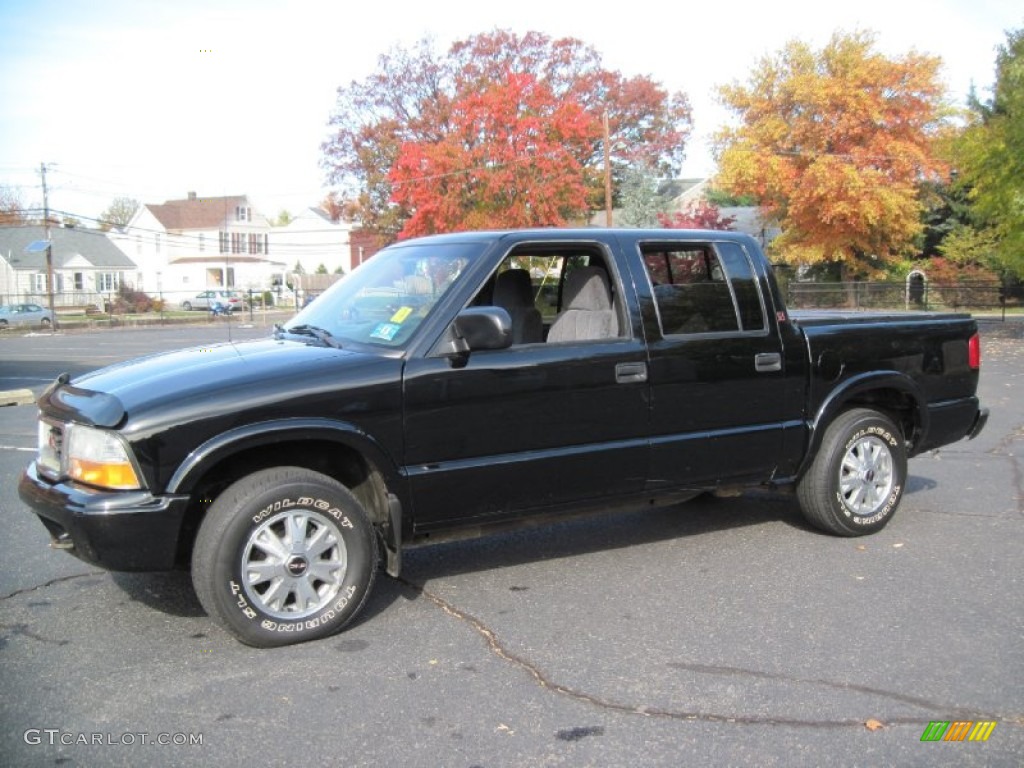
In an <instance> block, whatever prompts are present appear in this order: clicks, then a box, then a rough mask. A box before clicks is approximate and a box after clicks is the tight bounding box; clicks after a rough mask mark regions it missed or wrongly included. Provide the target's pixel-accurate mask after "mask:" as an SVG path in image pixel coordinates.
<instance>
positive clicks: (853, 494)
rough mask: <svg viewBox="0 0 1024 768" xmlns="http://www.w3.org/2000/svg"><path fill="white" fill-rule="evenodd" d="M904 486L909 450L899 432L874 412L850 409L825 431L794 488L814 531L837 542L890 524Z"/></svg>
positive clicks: (883, 416) (878, 529)
mask: <svg viewBox="0 0 1024 768" xmlns="http://www.w3.org/2000/svg"><path fill="white" fill-rule="evenodd" d="M906 480H907V449H906V444H905V442H904V439H903V435H902V433H901V432H900V430H899V428H898V427H897V426H896V425H895V424H894V423H893V422H892V420H891V419H889V418H888V417H887V416H885V415H883V414H881V413H879V412H877V411H874V410H871V409H869V408H854V409H852V410H849V411H846V412H845V413H841V414H840V415H839V416H838V417H836V420H835V421H833V422H832V423H831V424H830V425H829V427H828V429H827V430H826V431H825V436H824V438H823V439H822V442H821V446H820V447H819V449H818V453H817V455H816V456H815V457H814V461H813V462H812V464H811V467H810V469H808V470H807V473H806V474H805V475H804V476H803V478H801V480H800V482H799V484H798V485H797V498H798V499H799V500H800V507H801V509H802V510H803V513H804V516H805V517H806V518H807V520H808V521H809V522H810V523H811V524H812V525H814V526H816V527H818V528H821V529H822V530H824V531H827V532H829V533H834V534H836V535H839V536H863V535H865V534H868V533H874V532H875V531H880V530H881V529H882V528H884V527H885V526H886V524H887V523H888V522H889V520H891V519H892V516H893V514H895V512H896V508H897V507H898V506H899V503H900V499H901V498H902V497H903V488H904V486H905V485H906Z"/></svg>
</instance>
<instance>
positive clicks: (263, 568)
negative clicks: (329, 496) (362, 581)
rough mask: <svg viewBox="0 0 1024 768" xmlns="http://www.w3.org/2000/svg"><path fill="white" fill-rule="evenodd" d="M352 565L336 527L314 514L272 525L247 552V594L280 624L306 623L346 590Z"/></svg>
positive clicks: (283, 517) (288, 516)
mask: <svg viewBox="0 0 1024 768" xmlns="http://www.w3.org/2000/svg"><path fill="white" fill-rule="evenodd" d="M347 565H348V551H347V550H346V548H345V540H344V538H343V537H342V536H341V534H340V533H339V531H338V528H337V524H336V523H335V522H334V520H332V519H331V518H330V517H327V516H326V515H322V514H320V513H319V512H316V511H314V510H310V509H296V510H288V511H286V512H281V513H279V514H277V515H274V516H273V517H271V518H269V519H267V520H266V522H264V523H263V524H262V525H260V527H259V528H257V529H256V530H255V531H253V533H252V535H251V536H250V537H249V540H248V541H247V542H246V544H245V547H244V548H243V550H242V576H243V579H244V582H243V584H244V588H245V594H246V596H247V597H248V598H249V599H250V600H251V601H252V602H253V603H255V604H256V605H258V606H259V608H260V610H262V611H263V612H264V613H266V614H267V615H269V616H272V617H274V618H275V619H288V620H294V619H301V618H304V617H306V616H310V615H312V614H314V613H316V612H317V611H319V610H321V609H322V608H324V607H325V606H326V605H327V604H328V603H329V602H330V601H331V600H332V599H333V598H334V596H335V595H337V594H338V590H340V589H341V585H342V582H343V581H344V579H345V572H346V570H347Z"/></svg>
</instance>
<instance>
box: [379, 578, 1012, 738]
mask: <svg viewBox="0 0 1024 768" xmlns="http://www.w3.org/2000/svg"><path fill="white" fill-rule="evenodd" d="M398 581H399V582H400V583H402V584H404V585H405V586H407V587H408V588H410V589H412V590H413V591H415V592H416V593H417V594H419V595H422V596H423V597H425V598H426V599H427V600H429V601H430V602H431V603H433V604H434V605H436V606H437V607H438V608H440V609H441V610H442V611H443V612H444V613H445V614H447V615H448V616H451V617H452V618H454V619H457V620H459V621H460V622H462V623H464V624H467V625H468V626H469V627H471V628H472V629H473V630H474V631H476V633H477V634H479V635H480V636H481V637H483V639H484V640H485V642H486V643H487V646H488V649H489V650H490V651H491V652H492V653H493V654H494V655H495V656H497V657H498V658H499V659H501V660H502V661H506V662H508V663H510V664H512V665H513V666H515V667H518V668H519V669H521V670H522V671H524V672H526V673H527V674H528V675H529V676H530V677H531V678H533V680H534V682H535V683H537V685H539V686H540V687H541V688H543V689H545V690H548V691H552V692H554V693H557V694H559V695H561V696H565V697H566V698H569V699H573V700H574V701H579V702H583V703H585V704H590V705H592V706H595V707H598V708H600V709H604V710H609V711H612V712H621V713H623V714H628V715H642V716H644V717H656V718H662V719H666V720H682V721H697V722H705V723H729V724H733V725H779V726H795V727H804V728H849V727H861V728H864V727H868V723H869V722H872V721H873V722H881V723H882V725H883V726H888V725H927V724H928V723H930V722H931V721H932V720H933V718H932V717H913V716H898V717H890V718H886V719H885V720H884V721H883V720H881V718H874V717H872V718H863V719H861V718H837V719H821V720H815V719H809V718H800V717H787V716H785V715H781V716H780V715H726V714H721V713H716V712H701V711H686V710H671V709H663V708H661V707H652V706H647V705H643V704H641V705H635V704H626V703H623V702H618V701H612V700H610V699H605V698H601V697H600V696H595V695H593V694H590V693H587V692H585V691H581V690H578V689H576V688H573V687H571V686H568V685H564V684H562V683H558V682H555V681H553V680H552V679H551V678H550V677H548V675H547V674H545V673H544V671H543V670H541V668H540V667H539V666H537V664H535V663H534V662H532V661H530V660H529V659H526V658H524V657H522V656H520V655H518V654H516V653H513V652H512V651H511V650H509V648H508V647H507V646H506V645H505V644H504V643H502V641H501V639H500V638H499V637H498V635H497V633H495V632H494V630H492V629H491V628H490V627H488V626H487V625H486V624H485V623H484V622H483V621H481V620H480V619H478V618H477V617H475V616H473V615H472V614H470V613H468V612H466V611H464V610H462V609H461V608H458V607H456V606H455V605H453V604H452V603H450V602H448V601H447V600H445V599H444V598H443V597H441V596H440V595H438V594H435V593H434V592H431V591H430V590H429V589H427V588H426V587H425V586H423V585H421V584H414V583H413V582H411V581H408V580H406V579H404V578H402V577H399V578H398ZM668 666H670V667H674V668H677V669H685V670H688V671H693V672H697V673H701V674H713V675H735V676H744V677H751V678H755V679H768V680H780V681H784V682H792V683H798V684H803V685H817V686H824V687H828V688H834V689H837V690H842V691H851V692H854V693H863V694H868V695H873V696H880V697H884V698H888V699H892V700H893V701H898V702H901V703H904V704H911V705H913V706H916V707H920V708H922V709H928V710H931V711H932V712H934V713H940V714H941V715H942V716H943V717H947V716H948V717H953V716H955V717H956V718H958V719H968V718H969V719H972V720H999V721H1000V722H1006V721H1008V722H1010V723H1019V722H1021V720H1022V718H1020V717H1017V716H1011V717H1005V718H1000V717H998V716H997V715H993V714H991V713H985V712H975V711H973V710H968V709H964V708H962V707H947V706H945V705H942V704H938V703H936V702H932V701H929V700H927V699H922V698H919V697H916V696H907V695H904V694H900V693H893V692H892V691H886V690H882V689H880V688H871V687H869V686H862V685H856V684H853V683H843V682H836V681H831V680H814V679H801V678H793V677H788V676H786V675H776V674H773V673H770V672H759V671H757V670H749V669H741V668H738V667H721V666H710V665H703V664H682V663H669V665H668Z"/></svg>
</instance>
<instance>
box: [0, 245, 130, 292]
mask: <svg viewBox="0 0 1024 768" xmlns="http://www.w3.org/2000/svg"><path fill="white" fill-rule="evenodd" d="M45 239H46V231H45V230H44V229H43V227H42V226H41V225H29V226H13V227H0V304H14V303H21V302H33V303H36V304H42V305H44V306H45V305H46V304H47V303H48V301H49V290H48V287H47V274H48V271H49V270H48V267H47V264H46V251H45V249H43V250H29V246H30V245H31V244H33V243H38V242H43V241H44V240H45ZM50 249H51V254H52V262H53V301H54V306H55V307H56V308H57V309H60V308H62V307H67V308H70V307H76V308H79V309H81V308H84V307H87V306H89V305H94V306H97V307H102V306H103V304H104V301H105V300H108V299H111V298H113V297H114V296H115V295H116V294H117V292H118V290H119V289H120V287H121V286H127V287H132V286H133V285H134V284H135V283H136V281H137V280H138V271H137V269H136V265H135V264H134V262H132V260H131V259H130V258H128V257H127V256H126V255H125V254H124V253H122V251H121V250H120V249H119V248H117V247H116V246H115V245H114V243H113V242H111V239H110V238H109V237H108V236H107V234H106V233H105V232H100V231H99V230H95V229H81V228H78V227H75V228H64V227H57V226H51V227H50Z"/></svg>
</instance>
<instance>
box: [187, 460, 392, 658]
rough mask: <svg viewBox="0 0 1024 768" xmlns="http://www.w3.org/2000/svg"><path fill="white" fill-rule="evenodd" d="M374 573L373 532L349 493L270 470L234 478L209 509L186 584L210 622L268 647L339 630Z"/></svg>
mask: <svg viewBox="0 0 1024 768" xmlns="http://www.w3.org/2000/svg"><path fill="white" fill-rule="evenodd" d="M376 566H377V547H376V540H375V536H374V530H373V526H372V525H371V523H370V521H369V518H368V516H367V515H366V512H365V511H364V510H363V508H362V505H360V503H359V502H358V501H357V500H356V498H355V497H354V496H353V495H352V494H351V493H350V492H349V491H348V489H346V488H345V487H344V486H342V485H341V484H340V483H338V482H337V481H335V480H333V479H332V478H330V477H327V476H326V475H322V474H320V473H318V472H313V471H311V470H307V469H303V468H301V467H278V468H275V469H267V470H263V471H260V472H255V473H253V474H251V475H248V476H247V477H244V478H242V479H241V480H239V481H237V482H236V483H234V484H233V485H231V486H229V487H228V488H227V489H226V490H225V491H224V492H223V493H222V494H221V495H220V496H219V497H217V499H216V501H214V503H213V504H212V505H211V506H210V510H209V512H208V513H207V515H206V518H205V519H204V520H203V523H202V525H201V526H200V528H199V534H198V536H197V537H196V543H195V547H194V549H193V553H192V581H193V584H194V586H195V590H196V594H197V595H198V597H199V601H200V603H202V605H203V608H205V609H206V612H207V613H208V614H209V615H210V616H211V618H213V619H215V620H217V621H218V622H220V623H221V624H222V625H223V626H224V627H225V628H226V629H227V630H228V631H229V632H231V633H232V634H233V635H235V637H237V638H238V639H239V640H241V641H242V642H243V643H246V644H247V645H253V646H257V647H272V646H279V645H289V644H291V643H299V642H304V641H306V640H315V639H318V638H322V637H327V636H328V635H332V634H334V633H336V632H338V631H340V630H341V628H342V627H343V626H345V624H347V623H348V622H349V621H350V620H351V619H352V618H353V617H354V616H355V615H356V614H357V613H358V612H359V609H360V608H361V607H362V605H363V603H364V602H365V600H366V597H367V595H369V593H370V589H371V587H372V585H373V579H374V575H375V573H376Z"/></svg>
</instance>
